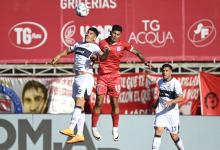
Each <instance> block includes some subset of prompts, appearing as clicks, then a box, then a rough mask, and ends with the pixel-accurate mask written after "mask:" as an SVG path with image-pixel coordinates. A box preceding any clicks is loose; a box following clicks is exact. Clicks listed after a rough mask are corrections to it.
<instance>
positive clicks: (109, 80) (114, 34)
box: [92, 25, 151, 141]
mask: <svg viewBox="0 0 220 150" xmlns="http://www.w3.org/2000/svg"><path fill="white" fill-rule="evenodd" d="M121 33H122V27H121V26H120V25H113V26H112V30H111V32H110V36H109V37H108V38H106V39H104V40H102V41H100V43H99V46H100V48H101V50H103V51H104V50H105V49H110V53H109V56H108V57H107V59H105V60H104V59H101V58H100V60H99V69H98V77H97V91H96V92H97V93H96V95H97V99H96V103H95V106H94V109H93V112H92V133H93V136H94V137H95V138H96V139H97V140H101V135H100V133H99V132H98V129H97V122H98V120H99V115H100V113H101V106H102V104H103V101H104V99H105V97H106V94H108V95H109V96H110V101H111V106H112V121H113V130H112V134H113V140H114V141H118V139H119V134H118V122H119V105H118V97H119V94H120V72H119V64H120V59H121V58H122V56H123V55H124V52H125V51H129V52H131V53H133V54H135V55H136V56H138V58H139V59H140V60H141V61H142V62H143V63H144V64H145V65H146V66H149V67H151V64H149V63H147V62H146V61H145V59H144V57H143V55H142V54H141V53H140V52H139V51H138V50H136V49H135V48H134V47H133V46H132V45H131V44H129V43H127V42H125V41H123V40H121V39H120V37H121Z"/></svg>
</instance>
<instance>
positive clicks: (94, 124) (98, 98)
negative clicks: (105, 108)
mask: <svg viewBox="0 0 220 150" xmlns="http://www.w3.org/2000/svg"><path fill="white" fill-rule="evenodd" d="M104 99H105V95H97V96H96V102H95V106H94V108H93V112H92V134H93V136H94V137H95V139H96V140H98V141H99V140H101V138H102V137H101V134H100V133H99V131H98V129H97V123H98V120H99V116H100V113H101V106H102V104H103V101H104Z"/></svg>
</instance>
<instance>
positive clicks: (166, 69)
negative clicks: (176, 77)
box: [162, 64, 173, 81]
mask: <svg viewBox="0 0 220 150" xmlns="http://www.w3.org/2000/svg"><path fill="white" fill-rule="evenodd" d="M172 71H173V67H172V66H171V65H170V64H163V66H162V76H163V79H164V80H167V81H169V80H171V79H172Z"/></svg>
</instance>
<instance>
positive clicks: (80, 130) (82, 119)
mask: <svg viewBox="0 0 220 150" xmlns="http://www.w3.org/2000/svg"><path fill="white" fill-rule="evenodd" d="M85 118H86V115H85V111H82V112H81V115H80V118H79V121H78V123H77V134H80V135H83V129H84V124H85Z"/></svg>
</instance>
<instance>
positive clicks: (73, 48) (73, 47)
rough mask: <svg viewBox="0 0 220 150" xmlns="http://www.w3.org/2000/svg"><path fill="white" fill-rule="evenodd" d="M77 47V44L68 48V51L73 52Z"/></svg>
mask: <svg viewBox="0 0 220 150" xmlns="http://www.w3.org/2000/svg"><path fill="white" fill-rule="evenodd" d="M77 45H78V43H75V44H74V45H72V46H70V48H69V49H70V50H71V51H72V52H74V51H75V48H76V46H77Z"/></svg>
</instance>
